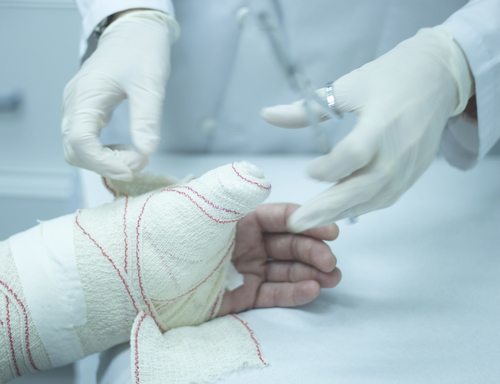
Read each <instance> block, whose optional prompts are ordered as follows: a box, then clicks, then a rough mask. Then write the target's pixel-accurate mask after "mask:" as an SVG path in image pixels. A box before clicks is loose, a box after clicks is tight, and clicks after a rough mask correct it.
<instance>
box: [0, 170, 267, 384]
mask: <svg viewBox="0 0 500 384" xmlns="http://www.w3.org/2000/svg"><path fill="white" fill-rule="evenodd" d="M269 191H270V184H269V183H268V182H267V180H266V179H265V178H264V176H263V174H262V173H261V171H260V170H259V169H258V168H256V167H255V166H253V165H251V164H249V163H245V162H242V163H234V164H230V165H226V166H223V167H219V168H217V169H214V170H212V171H210V172H208V173H206V174H205V175H203V176H201V177H200V178H197V179H194V180H192V181H191V182H189V183H187V184H178V185H173V186H168V187H164V188H159V189H156V190H154V191H151V192H148V193H145V194H143V195H139V196H134V197H128V196H123V197H119V198H117V199H116V200H115V201H114V202H113V203H110V204H107V205H104V206H101V207H98V208H94V209H85V210H81V211H79V212H77V214H76V215H75V216H74V224H73V225H74V232H73V235H74V246H75V248H74V258H75V259H76V266H77V270H78V273H79V277H80V282H79V284H80V285H81V290H82V292H83V297H84V298H85V306H84V307H85V310H86V319H85V323H84V324H78V322H75V324H74V326H73V327H72V329H71V332H72V334H75V335H77V338H78V348H79V349H80V350H81V351H82V354H90V353H94V352H98V351H103V350H106V349H108V348H110V347H111V346H114V345H116V344H119V343H122V342H124V341H127V340H128V339H129V338H132V350H133V357H132V358H133V361H134V364H133V366H132V369H133V371H134V372H133V375H134V376H133V377H134V378H135V382H136V383H138V384H139V383H143V384H147V383H156V382H163V381H162V380H168V381H169V382H171V383H187V382H196V380H198V381H203V380H207V379H209V378H216V377H218V376H220V375H222V374H223V373H226V372H229V371H231V370H234V369H237V368H238V367H241V366H262V365H264V363H263V358H262V355H261V353H260V348H259V346H258V343H256V339H255V337H254V336H253V333H252V332H251V331H250V329H249V328H248V326H247V325H245V323H244V322H241V321H237V319H236V318H234V317H226V318H224V319H218V320H216V322H213V326H211V324H212V322H209V323H207V324H205V325H203V327H204V328H200V329H197V328H192V329H193V330H194V329H196V331H193V332H187V333H186V332H184V333H181V334H182V335H183V337H182V338H179V336H178V335H179V333H178V332H175V333H174V332H167V331H169V330H170V329H172V328H177V327H182V326H193V325H198V324H201V323H203V322H205V321H207V320H209V319H211V318H213V317H215V316H216V314H217V313H218V310H219V307H220V304H221V301H222V296H223V293H224V291H225V289H226V287H227V286H228V284H232V283H231V282H228V270H229V269H230V268H229V267H230V265H231V264H230V259H231V256H232V252H233V247H234V238H235V230H236V223H237V221H238V220H239V219H240V218H242V217H243V216H244V215H246V214H247V213H249V212H250V211H252V210H254V209H255V207H256V206H257V205H258V204H259V203H261V202H262V201H263V200H264V199H265V198H266V197H267V195H268V194H269ZM2 269H3V264H2V265H1V266H0V270H2ZM9 271H10V272H8V273H11V274H12V273H14V274H15V272H16V271H15V269H14V270H9ZM0 272H1V271H0ZM8 273H7V274H8ZM0 276H1V274H0ZM229 280H234V276H233V278H231V279H229ZM236 280H237V279H236ZM0 288H1V287H0ZM73 288H74V287H73ZM17 289H18V290H19V291H21V294H22V287H21V286H20V284H19V286H18V287H17ZM7 293H8V292H7ZM47 300H50V298H47ZM11 302H12V300H11V301H9V302H8V303H9V304H11ZM1 306H2V303H0V307H1ZM3 307H4V308H6V307H7V302H5V303H4V306H3ZM24 307H25V309H26V312H27V313H28V315H27V321H28V322H29V311H30V308H29V307H28V306H27V305H24ZM21 312H22V308H21ZM1 313H2V312H0V315H1ZM0 320H2V321H3V318H0ZM134 324H135V325H134ZM18 325H19V329H16V330H15V332H11V331H8V329H7V327H1V324H0V329H2V328H4V329H5V330H6V332H3V337H4V340H6V341H7V343H6V344H4V343H2V346H0V349H2V348H3V349H5V353H7V354H9V353H10V352H9V348H6V347H5V348H4V345H6V346H9V345H10V344H9V342H8V341H9V340H10V339H11V336H10V335H11V334H12V338H14V339H15V340H14V341H15V342H14V346H13V348H12V349H13V350H14V354H13V355H14V356H18V360H22V361H23V364H25V365H26V366H29V364H28V363H29V361H30V359H31V360H33V359H34V360H35V361H34V363H35V365H39V366H40V367H41V368H46V367H49V366H50V360H49V361H47V360H48V357H47V354H46V353H43V352H44V349H43V343H45V344H47V343H50V340H46V339H44V340H43V343H41V342H39V343H37V347H40V348H41V349H42V352H40V353H39V355H40V356H41V357H40V361H36V360H37V358H33V356H31V357H30V354H29V353H28V352H29V349H30V348H31V347H30V348H28V347H27V346H26V343H24V344H23V345H21V344H22V343H21V342H17V341H16V340H17V339H16V337H19V340H21V339H23V337H22V336H23V335H25V334H26V332H25V331H23V328H22V326H23V322H22V321H19V324H18ZM31 327H32V328H33V333H35V334H36V327H35V326H33V324H31ZM11 328H12V327H11ZM30 329H31V328H30ZM205 330H206V331H205ZM176 331H177V330H176ZM9 332H10V333H9ZM131 332H132V333H131ZM165 332H166V333H165ZM200 332H202V333H203V332H205V335H206V337H205V338H204V337H203V336H200V335H201V334H200ZM0 333H2V332H0ZM162 333H163V334H162ZM170 334H172V336H171V337H170ZM190 334H191V335H193V336H192V337H193V338H191V340H190V336H189V335H190ZM217 334H218V335H219V336H216V335H217ZM16 335H17V336H16ZM231 335H233V336H234V337H232V336H231ZM243 335H246V336H243ZM199 337H201V340H206V342H203V341H200V340H199ZM214 337H215V338H217V337H220V338H221V340H226V339H228V338H231V340H232V342H230V343H225V344H227V345H226V348H220V346H221V345H222V344H219V345H218V346H217V343H214V342H213V340H214ZM32 338H33V336H32ZM37 340H39V338H37ZM194 340H198V341H197V342H198V344H196V345H200V344H199V343H201V344H203V346H200V347H199V348H198V349H199V350H203V351H205V352H204V354H205V356H206V357H207V360H206V363H207V367H209V368H208V369H209V370H211V373H210V374H209V375H208V376H207V375H206V374H205V373H204V372H205V370H199V372H200V375H203V376H204V377H201V376H200V377H198V378H196V377H195V376H196V375H194V376H193V375H191V376H189V375H188V376H189V377H188V376H186V375H182V374H181V375H179V374H178V371H175V370H172V369H171V365H168V366H162V367H154V369H153V370H151V369H150V368H151V367H152V365H151V364H150V363H148V361H152V360H151V359H155V356H152V355H155V354H164V353H165V351H163V349H164V348H165V347H168V346H169V345H171V344H172V343H173V344H175V345H177V344H178V343H180V344H181V345H179V346H178V347H177V348H178V351H177V352H178V353H176V354H175V355H176V356H170V357H169V359H174V360H172V361H175V359H178V360H177V361H178V362H179V363H178V364H177V367H179V366H183V364H184V363H183V359H187V360H190V359H191V356H192V354H193V350H192V348H190V347H187V346H186V343H187V344H188V345H195V343H194ZM54 342H57V340H54ZM49 349H50V348H49ZM75 350H77V349H75ZM182 350H184V355H183V353H181V352H180V351H182ZM236 351H238V354H236V356H238V358H236V359H235V358H234V356H233V358H232V359H229V358H224V357H219V360H217V361H219V363H218V364H214V363H213V356H216V355H217V354H221V353H222V354H226V355H227V356H229V355H230V354H231V355H234V354H235V352H236ZM244 351H247V352H244ZM3 352H4V351H3V350H1V351H0V353H3ZM145 354H146V355H145ZM10 355H12V354H10ZM10 355H9V356H10ZM31 355H32V354H31ZM150 355H151V356H150ZM37 356H38V355H37ZM136 356H137V358H136ZM210 359H212V360H210ZM42 360H43V361H42ZM26 361H27V362H28V363H26ZM0 363H2V365H0V370H1V371H2V373H3V371H5V372H7V371H8V372H9V374H10V376H15V375H17V374H20V373H23V372H24V371H23V370H21V369H16V367H15V364H14V362H13V359H12V358H11V359H10V360H9V361H7V360H6V361H5V362H3V361H1V360H0ZM42 363H43V364H42ZM17 364H18V365H19V363H17ZM199 364H203V362H202V361H201V360H200V361H199ZM210 367H212V368H210ZM31 368H32V367H31ZM160 368H162V369H160ZM18 371H19V372H18ZM9 374H6V375H5V377H7V378H8V377H9ZM0 377H3V376H0ZM186 377H188V379H189V380H190V381H186V380H188V379H186Z"/></svg>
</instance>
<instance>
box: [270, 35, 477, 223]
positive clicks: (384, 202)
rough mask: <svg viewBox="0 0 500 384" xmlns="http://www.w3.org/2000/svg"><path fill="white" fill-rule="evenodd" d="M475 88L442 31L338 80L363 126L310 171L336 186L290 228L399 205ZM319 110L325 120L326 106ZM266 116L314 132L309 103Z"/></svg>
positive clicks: (339, 94) (347, 107) (342, 104)
mask: <svg viewBox="0 0 500 384" xmlns="http://www.w3.org/2000/svg"><path fill="white" fill-rule="evenodd" d="M473 88H474V86H473V79H472V75H471V73H470V70H469V67H468V63H467V61H466V58H465V56H464V54H463V52H462V51H461V49H460V47H459V46H458V45H457V43H455V41H454V40H453V38H452V36H451V34H450V33H449V32H447V31H446V30H445V29H444V28H442V27H435V28H431V29H423V30H421V31H419V32H418V33H417V34H416V35H415V36H414V37H412V38H410V39H408V40H406V41H404V42H402V43H401V44H399V45H398V46H396V47H395V48H394V49H393V50H391V51H389V52H388V53H386V54H385V55H383V56H381V57H380V58H378V59H376V60H374V61H372V62H370V63H368V64H366V65H364V66H362V67H361V68H359V69H357V70H354V71H352V72H351V73H349V74H347V75H345V76H343V77H341V78H340V79H338V80H337V81H336V82H335V83H334V84H333V93H334V97H335V102H336V108H337V109H338V111H340V112H354V113H356V114H357V115H358V121H357V124H356V126H355V127H354V128H353V130H352V131H351V132H350V133H349V134H348V135H347V136H346V137H345V138H344V139H343V140H342V141H341V142H339V143H338V144H337V145H336V146H335V147H334V148H333V150H332V151H331V152H330V153H329V154H327V155H324V156H320V157H318V158H316V159H314V160H313V161H312V162H311V163H310V164H309V166H308V173H309V175H310V176H311V177H313V178H316V179H319V180H323V181H328V182H336V184H335V185H333V186H332V187H330V188H329V189H327V190H326V191H324V192H323V193H321V194H320V195H319V196H317V197H316V198H315V199H313V200H312V201H310V202H309V203H307V204H305V205H304V206H303V207H301V208H300V209H298V210H297V211H296V212H295V213H294V214H293V215H292V216H291V217H290V219H289V221H288V226H289V228H290V229H291V230H292V231H296V232H300V231H303V230H305V229H308V228H311V227H316V226H320V225H325V224H328V223H332V222H334V221H336V220H339V219H342V218H345V217H350V216H358V215H361V214H364V213H367V212H370V211H373V210H376V209H380V208H384V207H387V206H389V205H391V204H393V203H394V202H395V201H396V200H397V199H398V198H399V197H400V196H401V195H402V194H403V193H404V192H405V191H406V190H407V189H408V188H409V187H410V186H411V185H412V184H413V183H414V182H415V181H416V180H417V179H418V177H419V176H420V175H421V174H422V173H423V172H424V171H425V170H426V169H427V167H428V166H429V164H430V163H431V161H432V159H433V158H434V156H435V154H436V152H437V150H438V147H439V143H440V139H441V134H442V132H443V129H444V127H445V125H446V123H447V121H448V119H449V118H450V117H451V116H455V115H458V114H459V113H461V112H462V111H463V110H464V108H465V106H466V104H467V100H468V99H469V98H470V96H471V95H472V93H473ZM318 92H319V94H320V95H321V94H324V89H322V90H319V91H318ZM313 110H314V111H315V113H317V114H318V117H319V118H322V116H324V113H323V111H322V110H321V108H320V106H319V105H316V106H315V107H314V108H313ZM262 116H263V118H264V119H265V120H267V121H268V122H269V123H271V124H275V125H278V126H282V127H288V128H294V127H303V126H306V125H307V124H308V123H307V115H306V111H305V108H304V104H303V101H298V102H295V103H293V104H290V105H279V106H274V107H270V108H265V109H264V110H263V111H262Z"/></svg>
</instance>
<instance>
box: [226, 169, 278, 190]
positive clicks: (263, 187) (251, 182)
mask: <svg viewBox="0 0 500 384" xmlns="http://www.w3.org/2000/svg"><path fill="white" fill-rule="evenodd" d="M231 167H232V168H233V171H234V173H236V174H237V175H238V177H239V178H240V179H242V180H244V181H246V182H247V183H250V184H253V185H255V186H257V187H259V188H261V189H265V190H270V189H271V186H270V185H269V184H260V183H258V182H256V181H254V180H250V179H247V178H246V177H245V176H243V175H242V174H241V173H239V172H238V170H237V169H236V167H235V166H234V163H232V164H231Z"/></svg>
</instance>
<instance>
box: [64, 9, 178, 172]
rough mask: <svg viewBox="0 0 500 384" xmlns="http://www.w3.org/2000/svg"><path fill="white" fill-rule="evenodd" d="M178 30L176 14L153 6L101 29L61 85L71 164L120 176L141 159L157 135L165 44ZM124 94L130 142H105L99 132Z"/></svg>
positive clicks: (142, 162)
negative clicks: (130, 144) (77, 67)
mask: <svg viewBox="0 0 500 384" xmlns="http://www.w3.org/2000/svg"><path fill="white" fill-rule="evenodd" d="M177 34H178V26H177V23H176V22H175V20H174V19H173V18H171V17H170V16H169V15H167V14H165V13H163V12H160V11H155V10H133V11H129V12H126V13H124V14H123V15H122V16H119V17H118V18H117V19H116V20H115V21H113V22H112V23H111V24H110V25H109V26H108V27H107V28H106V29H105V31H104V33H103V34H102V36H101V37H100V39H99V44H98V47H97V49H96V51H95V52H94V53H93V54H92V55H91V56H90V57H89V58H88V59H87V60H86V61H85V62H84V64H83V65H82V67H81V69H80V70H79V71H78V73H77V74H76V75H75V76H74V77H73V79H71V81H70V82H69V83H68V85H67V86H66V88H65V91H64V102H63V119H62V134H63V147H64V154H65V157H66V160H67V161H68V162H69V163H70V164H72V165H75V166H78V167H82V168H86V169H90V170H92V171H95V172H97V173H99V174H101V175H103V176H106V177H110V178H113V179H121V180H129V179H131V178H132V175H133V173H134V172H137V171H139V170H140V169H142V168H143V167H144V166H145V165H146V163H147V160H148V156H149V155H150V154H151V153H153V152H154V151H155V149H156V147H157V145H158V143H159V140H160V123H161V115H162V111H163V100H164V95H165V87H166V83H167V80H168V76H169V71H170V44H171V43H172V42H173V41H174V40H175V38H176V35H177ZM124 99H128V100H129V108H130V133H131V139H132V142H133V145H134V148H131V149H128V150H123V149H116V148H115V149H112V148H109V147H104V146H103V145H102V143H101V141H100V139H99V136H100V132H101V130H102V129H103V128H104V127H105V126H106V124H107V123H108V122H109V120H110V118H111V115H112V113H113V110H114V109H115V108H116V107H117V106H118V104H119V103H121V102H122V101H123V100H124ZM124 129H125V127H124ZM117 144H123V143H117Z"/></svg>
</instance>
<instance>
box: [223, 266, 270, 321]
mask: <svg viewBox="0 0 500 384" xmlns="http://www.w3.org/2000/svg"><path fill="white" fill-rule="evenodd" d="M261 283H262V279H261V278H260V277H258V276H256V275H254V274H251V273H248V274H245V284H244V285H242V286H241V287H238V288H236V289H235V290H233V291H226V292H225V293H224V297H223V298H222V304H221V307H220V310H219V316H224V315H227V314H228V313H238V312H242V311H245V310H247V309H250V308H253V307H254V304H255V298H256V295H257V293H258V289H259V287H260V284H261Z"/></svg>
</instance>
